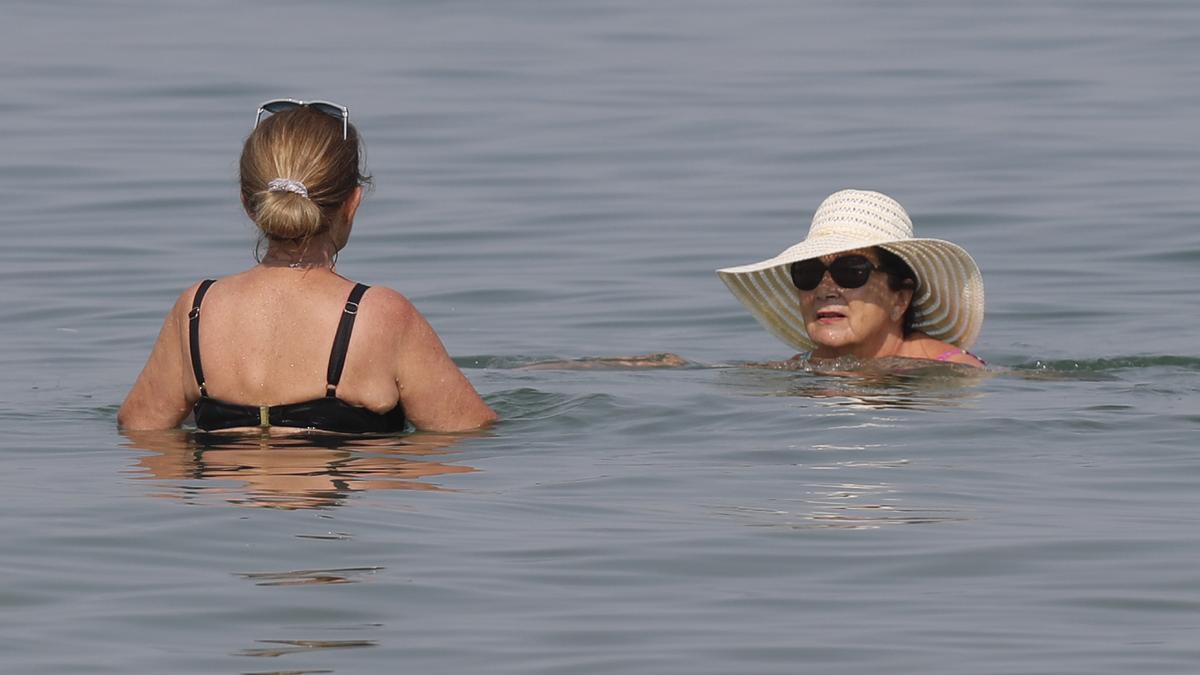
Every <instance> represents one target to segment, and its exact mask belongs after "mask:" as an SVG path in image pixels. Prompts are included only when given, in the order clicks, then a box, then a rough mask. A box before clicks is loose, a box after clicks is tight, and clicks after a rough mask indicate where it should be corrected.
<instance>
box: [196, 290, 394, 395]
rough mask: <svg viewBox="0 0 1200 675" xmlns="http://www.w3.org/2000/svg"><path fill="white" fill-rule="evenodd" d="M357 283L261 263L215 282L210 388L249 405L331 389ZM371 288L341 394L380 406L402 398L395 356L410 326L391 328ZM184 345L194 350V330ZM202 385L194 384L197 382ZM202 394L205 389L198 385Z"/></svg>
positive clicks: (208, 299) (203, 340)
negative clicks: (329, 374) (330, 374)
mask: <svg viewBox="0 0 1200 675" xmlns="http://www.w3.org/2000/svg"><path fill="white" fill-rule="evenodd" d="M353 287H354V283H353V282H351V281H349V280H347V279H344V278H342V277H339V276H336V275H333V274H328V273H321V272H304V271H298V270H292V269H286V268H263V267H258V268H254V269H252V270H249V271H247V272H243V273H241V274H237V275H234V276H231V277H227V278H224V279H222V280H221V281H219V282H218V283H216V284H214V285H213V286H212V288H211V289H209V292H208V294H207V295H206V296H205V299H204V305H203V311H202V312H201V321H200V356H201V359H202V360H203V363H204V372H205V377H206V380H207V382H206V385H207V389H208V392H209V395H210V396H212V397H214V398H217V399H220V400H223V401H227V402H229V403H238V404H243V405H279V404H284V403H296V402H300V401H307V400H312V399H315V398H320V397H322V396H324V395H325V384H326V369H327V366H328V364H329V354H330V350H331V349H332V347H333V339H334V335H335V333H336V332H337V325H338V321H339V320H340V318H341V316H342V311H343V309H344V307H345V305H346V297H347V296H348V294H349V293H350V290H351V289H352V288H353ZM377 295H382V294H377V293H376V292H374V291H368V292H367V295H366V296H364V298H363V300H362V302H361V303H360V307H359V311H358V315H357V317H356V320H355V324H354V332H353V333H352V334H351V338H350V345H349V348H348V349H347V353H346V365H345V369H344V370H343V373H342V379H341V382H340V383H339V385H338V398H341V399H342V400H344V401H346V402H347V403H351V404H354V405H359V406H363V407H365V408H367V409H369V410H373V411H375V412H384V411H387V410H390V409H391V408H394V407H395V406H396V403H397V402H398V401H399V399H400V393H399V386H398V382H397V373H396V368H395V365H396V364H395V362H394V360H393V362H391V363H388V362H386V361H387V360H388V359H386V356H387V355H394V354H396V353H397V345H396V344H395V339H396V336H397V335H399V334H400V333H401V330H399V329H401V328H402V327H400V326H391V327H390V328H391V330H383V328H384V326H383V323H384V322H383V321H382V319H383V313H382V312H380V311H373V310H377V309H381V307H375V306H374V305H382V304H383V303H382V302H380V303H375V302H372V300H376V299H377V298H376V296H377ZM183 337H184V340H185V344H183V345H181V349H182V350H184V352H185V353H186V352H187V349H189V348H190V345H188V344H186V341H187V336H186V335H185V336H183ZM193 386H194V383H193ZM196 393H197V395H199V391H198V389H197V392H196Z"/></svg>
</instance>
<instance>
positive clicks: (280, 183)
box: [267, 178, 308, 199]
mask: <svg viewBox="0 0 1200 675" xmlns="http://www.w3.org/2000/svg"><path fill="white" fill-rule="evenodd" d="M267 192H295V193H296V194H298V195H300V196H301V197H304V198H305V199H308V188H306V187H304V183H301V182H300V181H298V180H292V179H291V178H276V179H274V180H272V181H271V182H270V183H267Z"/></svg>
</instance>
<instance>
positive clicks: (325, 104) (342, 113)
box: [254, 98, 350, 141]
mask: <svg viewBox="0 0 1200 675" xmlns="http://www.w3.org/2000/svg"><path fill="white" fill-rule="evenodd" d="M305 106H307V107H309V108H312V109H313V110H316V111H317V112H321V113H325V114H326V115H329V116H330V117H332V118H334V119H340V120H342V140H343V141H344V140H346V132H347V131H348V127H349V126H350V109H349V108H347V107H346V106H344V105H339V104H337V103H334V102H332V101H297V100H296V99H294V98H276V99H272V100H270V101H265V102H263V103H262V104H261V105H259V106H258V115H256V116H255V117H254V128H255V129H257V128H258V123H259V122H261V121H262V116H263V113H277V112H283V111H284V110H291V109H293V108H302V107H305Z"/></svg>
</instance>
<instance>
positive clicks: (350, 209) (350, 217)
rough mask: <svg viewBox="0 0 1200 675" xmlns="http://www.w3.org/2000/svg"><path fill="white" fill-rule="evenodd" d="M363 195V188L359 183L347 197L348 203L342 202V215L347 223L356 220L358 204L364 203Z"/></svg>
mask: <svg viewBox="0 0 1200 675" xmlns="http://www.w3.org/2000/svg"><path fill="white" fill-rule="evenodd" d="M362 197H363V189H362V186H361V185H359V186H358V187H356V188H354V191H353V192H351V193H350V196H349V197H347V198H346V203H345V204H342V217H343V218H345V221H346V223H352V222H354V214H355V213H357V212H358V205H359V204H361V203H362Z"/></svg>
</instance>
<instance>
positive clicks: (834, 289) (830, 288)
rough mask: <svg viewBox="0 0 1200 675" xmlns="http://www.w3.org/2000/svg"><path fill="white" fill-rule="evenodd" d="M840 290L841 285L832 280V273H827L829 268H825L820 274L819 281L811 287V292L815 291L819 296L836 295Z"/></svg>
mask: <svg viewBox="0 0 1200 675" xmlns="http://www.w3.org/2000/svg"><path fill="white" fill-rule="evenodd" d="M841 290H842V289H841V286H838V285H837V282H836V281H834V280H833V275H831V274H830V273H829V270H825V272H824V273H823V274H821V281H820V282H818V283H817V287H816V288H814V289H813V293H816V294H817V295H819V296H821V297H830V296H833V295H836V294H837V293H838V292H840V291H841Z"/></svg>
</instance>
